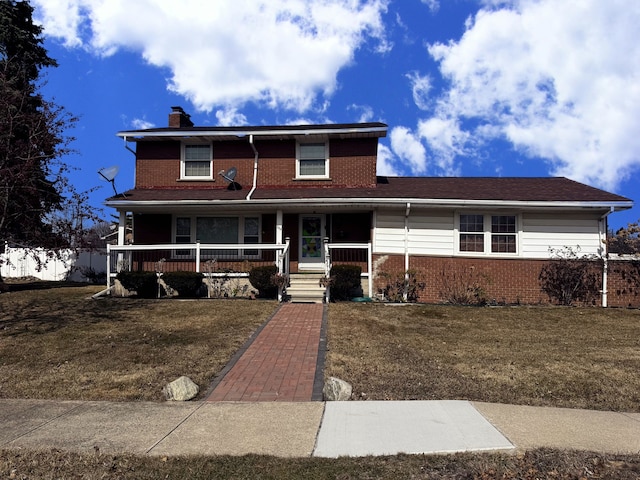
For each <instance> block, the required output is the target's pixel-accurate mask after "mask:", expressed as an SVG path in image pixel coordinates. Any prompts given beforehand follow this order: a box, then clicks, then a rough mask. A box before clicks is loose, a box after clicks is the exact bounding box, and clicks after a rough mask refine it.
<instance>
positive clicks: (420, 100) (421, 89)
mask: <svg viewBox="0 0 640 480" xmlns="http://www.w3.org/2000/svg"><path fill="white" fill-rule="evenodd" d="M407 78H408V79H409V81H410V83H411V92H412V94H413V101H414V102H415V104H416V105H417V106H418V108H419V109H421V110H428V109H429V108H430V98H429V94H430V93H431V90H432V84H431V77H430V76H429V75H420V74H419V73H418V72H411V73H408V74H407Z"/></svg>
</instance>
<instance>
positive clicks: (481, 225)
mask: <svg viewBox="0 0 640 480" xmlns="http://www.w3.org/2000/svg"><path fill="white" fill-rule="evenodd" d="M517 235H518V228H517V217H516V215H491V214H460V215H459V222H458V236H459V237H458V245H459V246H458V250H459V251H460V252H467V253H498V254H499V253H505V254H515V253H517V251H518V248H517V244H518V241H517Z"/></svg>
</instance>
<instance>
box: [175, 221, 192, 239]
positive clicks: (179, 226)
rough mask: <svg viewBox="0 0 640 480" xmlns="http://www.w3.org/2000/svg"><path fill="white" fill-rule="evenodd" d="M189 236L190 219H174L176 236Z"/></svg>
mask: <svg viewBox="0 0 640 480" xmlns="http://www.w3.org/2000/svg"><path fill="white" fill-rule="evenodd" d="M178 235H180V236H184V235H187V236H191V219H190V218H188V217H178V218H176V236H178Z"/></svg>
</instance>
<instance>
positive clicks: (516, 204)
mask: <svg viewBox="0 0 640 480" xmlns="http://www.w3.org/2000/svg"><path fill="white" fill-rule="evenodd" d="M407 203H411V204H412V205H414V206H432V207H457V208H461V207H470V208H480V207H482V208H486V207H488V206H489V207H493V208H527V209H530V208H570V209H576V208H577V209H582V208H590V209H596V208H597V209H609V208H612V207H613V208H614V210H615V211H620V210H627V209H629V208H632V207H633V202H580V201H571V202H558V201H522V200H456V199H431V198H429V199H424V198H296V199H255V198H253V199H251V200H244V199H243V200H171V201H165V200H146V201H145V200H142V201H128V200H126V199H125V200H110V201H106V202H105V205H107V206H109V207H114V208H132V207H160V206H171V207H176V206H185V207H186V206H189V207H197V206H202V207H211V206H229V207H240V206H242V207H248V206H259V205H264V206H270V205H273V206H277V205H294V206H295V205H300V206H302V205H305V206H308V205H317V206H327V205H336V206H338V205H339V206H348V205H362V206H372V207H374V206H380V207H384V206H404V205H406V204H407Z"/></svg>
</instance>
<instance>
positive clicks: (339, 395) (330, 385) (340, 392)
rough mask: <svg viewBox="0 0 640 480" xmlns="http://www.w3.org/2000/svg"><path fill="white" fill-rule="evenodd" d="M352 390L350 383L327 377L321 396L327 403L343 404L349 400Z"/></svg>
mask: <svg viewBox="0 0 640 480" xmlns="http://www.w3.org/2000/svg"><path fill="white" fill-rule="evenodd" d="M352 390H353V388H352V387H351V384H350V383H347V382H345V381H344V380H340V379H339V378H336V377H329V378H328V379H327V381H326V382H325V383H324V388H323V389H322V394H323V395H324V399H325V400H326V401H328V402H333V401H339V402H343V401H346V400H349V399H351V392H352Z"/></svg>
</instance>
